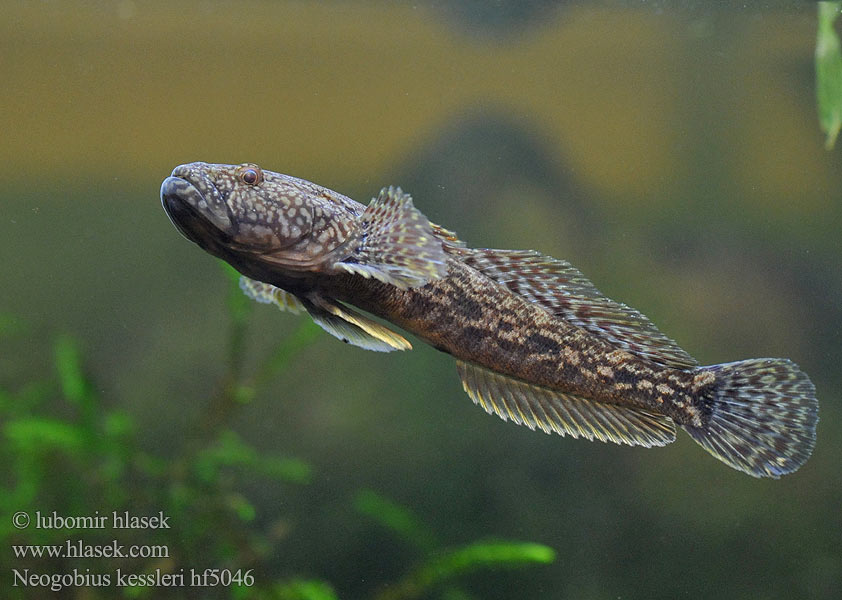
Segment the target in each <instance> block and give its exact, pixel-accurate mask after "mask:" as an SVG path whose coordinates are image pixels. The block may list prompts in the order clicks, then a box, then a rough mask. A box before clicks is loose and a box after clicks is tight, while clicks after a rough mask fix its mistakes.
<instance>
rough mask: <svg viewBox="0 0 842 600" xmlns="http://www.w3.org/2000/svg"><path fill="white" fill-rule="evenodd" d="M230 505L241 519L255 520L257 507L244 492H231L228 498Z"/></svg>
mask: <svg viewBox="0 0 842 600" xmlns="http://www.w3.org/2000/svg"><path fill="white" fill-rule="evenodd" d="M227 504H228V507H229V508H230V509H231V510H233V511H234V512H235V513H236V514H237V517H239V519H240V520H241V521H254V519H255V517H256V516H257V509H256V508H255V507H254V504H252V503H251V502H249V501H248V499H247V498H246V497H245V496H243V495H242V494H231V495H229V496H228V498H227Z"/></svg>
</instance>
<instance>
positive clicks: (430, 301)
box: [161, 162, 819, 478]
mask: <svg viewBox="0 0 842 600" xmlns="http://www.w3.org/2000/svg"><path fill="white" fill-rule="evenodd" d="M161 203H162V205H163V208H164V210H165V211H166V213H167V215H168V216H169V218H170V220H171V221H172V223H173V224H174V225H175V227H176V229H178V230H179V231H180V232H181V233H182V234H183V235H184V236H185V237H186V238H187V239H188V240H190V241H192V242H194V243H195V244H197V245H198V246H199V247H200V248H202V249H203V250H205V251H206V252H208V253H210V254H211V255H213V256H215V257H217V258H220V259H222V260H224V261H226V262H227V263H229V264H230V265H231V266H233V267H234V268H235V269H236V270H237V271H238V272H239V273H240V274H241V275H242V277H241V278H240V287H241V288H242V290H243V292H244V293H245V294H247V295H248V296H249V297H251V298H252V299H254V300H256V301H258V302H261V303H265V304H272V305H275V306H277V307H278V308H279V309H281V310H284V311H288V312H291V313H297V314H301V313H307V314H309V316H310V317H311V318H312V319H313V321H315V323H317V324H318V325H319V326H320V327H322V328H323V329H324V330H325V331H327V332H328V333H330V334H331V335H333V336H335V337H337V338H339V339H340V340H342V341H344V342H347V343H349V344H352V345H355V346H358V347H361V348H365V349H368V350H374V351H381V352H389V351H394V350H409V349H411V348H412V346H411V344H410V342H409V341H408V340H407V339H406V338H405V337H404V336H403V335H401V334H400V333H397V332H395V331H393V330H392V329H391V328H390V327H387V326H386V325H384V324H382V323H381V322H379V321H377V320H375V319H374V318H372V317H377V318H379V319H381V320H382V321H385V322H387V323H389V324H392V325H395V326H397V327H398V328H401V329H403V330H404V331H406V332H409V333H411V334H413V335H415V336H417V337H418V338H420V339H421V340H423V341H424V342H426V343H427V344H429V345H431V346H432V347H434V348H436V349H438V350H441V351H442V352H445V353H447V354H450V355H451V356H453V358H454V359H455V360H456V370H457V372H458V374H459V377H460V378H461V381H462V386H463V388H464V390H465V392H467V394H468V396H469V397H470V398H471V399H472V400H473V402H474V403H475V404H478V405H479V406H481V407H482V408H483V409H484V410H485V411H486V412H488V413H489V414H496V415H498V416H499V417H501V418H502V419H503V420H505V421H512V422H514V423H516V424H519V425H525V426H526V427H528V428H530V429H532V430H541V431H543V432H545V433H556V434H560V435H562V436H570V437H573V438H584V439H588V440H599V441H603V442H614V443H618V444H628V445H632V446H643V447H655V446H664V445H666V444H669V443H671V442H673V441H674V440H675V439H676V429H677V428H679V427H680V428H681V429H683V430H684V431H685V432H687V433H688V434H689V435H690V436H691V437H692V438H693V439H694V440H695V441H696V442H698V443H699V444H700V445H701V446H702V447H704V448H705V449H706V450H707V451H708V452H709V453H710V454H712V455H713V456H715V457H716V458H718V459H719V460H721V461H722V462H724V463H725V464H727V465H729V466H731V467H733V468H735V469H737V470H739V471H742V472H744V473H747V474H749V475H752V476H754V477H770V478H779V477H780V476H781V475H784V474H788V473H791V472H793V471H795V470H797V469H798V468H799V467H801V466H802V465H803V464H804V463H805V462H806V461H807V459H808V458H809V457H810V455H811V454H812V451H813V448H814V446H815V442H816V425H817V423H818V408H819V407H818V400H817V399H816V389H815V386H814V385H813V383H812V382H811V380H810V378H809V377H808V376H807V374H806V373H804V372H803V371H802V370H801V369H800V368H799V367H798V366H797V365H796V364H795V363H793V362H792V361H790V360H788V359H781V358H755V359H747V360H740V361H736V362H728V363H722V364H715V365H709V366H702V365H700V364H699V363H698V362H697V361H696V360H695V359H694V358H693V357H692V356H690V355H689V354H688V353H687V352H686V351H685V350H683V349H682V348H681V347H680V346H678V344H676V342H674V341H673V340H672V339H670V338H668V337H667V336H666V335H664V334H663V333H661V332H660V331H659V330H658V329H657V328H656V327H655V325H654V324H653V323H652V322H651V321H650V320H649V319H647V318H646V317H645V316H644V315H642V314H641V313H640V312H638V311H637V310H635V309H633V308H631V307H629V306H626V305H625V304H622V303H620V302H616V301H614V300H611V299H609V298H608V297H606V296H605V295H604V294H602V293H601V292H600V291H599V290H597V288H596V287H595V286H594V284H593V283H591V281H590V280H588V279H587V278H586V277H585V276H584V275H583V274H582V273H581V272H580V271H579V270H578V269H576V268H575V267H574V266H572V265H571V264H570V263H568V262H567V261H564V260H560V259H556V258H552V257H550V256H546V255H544V254H541V253H540V252H537V251H534V250H496V249H488V248H470V247H468V246H467V244H465V243H464V242H463V241H461V240H460V239H459V238H458V237H457V235H456V234H455V233H454V232H452V231H450V230H448V229H445V228H444V227H442V226H440V225H437V224H435V223H432V222H431V221H430V220H429V219H427V217H426V216H424V214H423V213H422V212H421V211H419V210H418V209H417V208H416V207H415V205H414V203H413V200H412V197H411V196H410V195H409V194H407V193H405V192H404V191H403V190H401V189H400V188H399V187H385V188H383V189H382V190H381V191H380V192H379V194H378V195H377V196H376V197H374V198H373V199H372V200H371V202H370V203H369V204H368V205H364V204H361V203H359V202H356V201H355V200H352V199H351V198H348V197H346V196H344V195H342V194H340V193H338V192H335V191H333V190H330V189H328V188H325V187H322V186H320V185H317V184H315V183H311V182H309V181H306V180H303V179H299V178H296V177H292V176H289V175H284V174H280V173H275V172H272V171H268V170H264V169H261V168H260V167H259V166H258V165H256V164H253V163H243V164H238V165H225V164H211V163H205V162H194V163H187V164H183V165H180V166H177V167H176V168H175V169H174V170H173V171H172V174H171V175H170V176H169V177H167V178H166V179H164V181H163V183H162V185H161Z"/></svg>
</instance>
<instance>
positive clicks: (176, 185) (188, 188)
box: [161, 163, 235, 245]
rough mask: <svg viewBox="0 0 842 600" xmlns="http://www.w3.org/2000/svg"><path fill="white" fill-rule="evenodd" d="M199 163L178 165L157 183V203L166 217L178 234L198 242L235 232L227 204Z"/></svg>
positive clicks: (201, 242)
mask: <svg viewBox="0 0 842 600" xmlns="http://www.w3.org/2000/svg"><path fill="white" fill-rule="evenodd" d="M201 166H202V165H201V164H200V163H191V164H188V165H181V166H178V167H176V168H175V169H174V170H173V172H172V175H170V176H169V177H167V178H166V179H164V181H163V183H162V184H161V205H162V206H163V207H164V211H165V212H166V213H167V216H168V217H169V218H170V221H172V224H173V225H175V227H176V229H178V231H179V232H181V234H182V235H184V236H185V237H186V238H187V239H189V240H191V241H194V242H196V243H198V244H199V245H203V242H209V241H210V240H211V239H212V238H214V237H215V238H219V237H220V234H222V235H223V236H224V237H227V238H230V236H231V235H233V234H234V233H235V232H234V231H232V229H233V228H234V225H233V224H234V220H233V219H232V218H231V215H230V212H229V210H228V206H227V205H226V204H225V202H224V201H223V199H222V195H221V194H220V192H219V190H218V189H217V188H216V186H215V185H214V184H213V182H212V181H211V179H210V178H209V177H208V176H207V175H205V174H204V173H202V170H201V168H200V167H201Z"/></svg>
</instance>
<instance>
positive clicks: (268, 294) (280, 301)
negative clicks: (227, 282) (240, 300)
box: [240, 275, 304, 315]
mask: <svg viewBox="0 0 842 600" xmlns="http://www.w3.org/2000/svg"><path fill="white" fill-rule="evenodd" d="M240 289H241V290H243V293H245V295H246V296H248V297H249V298H251V299H252V300H257V301H258V302H261V303H263V304H274V305H276V306H277V307H278V308H280V309H281V310H286V311H289V312H291V313H293V314H296V315H298V314H301V312H302V311H303V310H304V305H303V304H301V300H299V299H298V298H296V297H295V295H294V294H290V293H289V292H287V291H285V290H282V289H281V288H279V287H275V286H274V285H270V284H268V283H264V282H262V281H257V280H256V279H250V278H248V277H246V276H245V275H243V276H241V277H240Z"/></svg>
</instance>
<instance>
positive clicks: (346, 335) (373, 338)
mask: <svg viewBox="0 0 842 600" xmlns="http://www.w3.org/2000/svg"><path fill="white" fill-rule="evenodd" d="M304 307H305V308H306V310H307V312H308V313H310V316H311V317H313V321H315V322H316V324H317V325H318V326H319V327H321V328H322V329H324V330H325V331H327V332H328V333H329V334H331V335H333V336H336V337H338V338H339V339H340V340H342V341H344V342H348V343H349V344H352V345H354V346H359V347H360V348H365V349H366V350H375V351H377V352H391V351H392V350H411V349H412V345H411V344H410V343H409V342H408V341H406V339H404V337H403V336H401V335H398V334H397V333H395V332H394V331H392V330H391V329H388V328H386V327H384V326H383V325H381V324H380V323H377V322H375V321H372V320H371V319H369V318H367V317H364V316H363V315H361V314H359V313H358V312H356V311H354V310H351V309H350V308H348V307H347V306H344V305H341V304H339V303H338V302H335V301H333V300H329V299H327V298H322V297H320V296H314V297H308V298H307V299H306V300H305V301H304Z"/></svg>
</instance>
